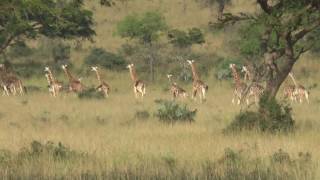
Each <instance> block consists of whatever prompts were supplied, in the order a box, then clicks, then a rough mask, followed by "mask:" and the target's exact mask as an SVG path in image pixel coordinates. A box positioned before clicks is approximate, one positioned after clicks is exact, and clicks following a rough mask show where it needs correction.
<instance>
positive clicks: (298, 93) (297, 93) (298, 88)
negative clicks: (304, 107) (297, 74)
mask: <svg viewBox="0 0 320 180" xmlns="http://www.w3.org/2000/svg"><path fill="white" fill-rule="evenodd" d="M289 76H290V78H291V79H292V81H293V83H294V86H295V88H294V91H293V97H294V98H295V100H296V98H297V97H298V98H299V102H300V103H302V101H303V97H305V98H306V100H307V102H308V103H309V92H308V90H306V88H305V87H304V86H302V85H301V84H298V83H297V82H296V80H295V78H294V77H293V74H292V73H291V72H290V73H289Z"/></svg>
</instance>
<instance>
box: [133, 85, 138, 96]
mask: <svg viewBox="0 0 320 180" xmlns="http://www.w3.org/2000/svg"><path fill="white" fill-rule="evenodd" d="M133 92H134V95H135V97H136V98H138V91H137V88H136V87H134V88H133Z"/></svg>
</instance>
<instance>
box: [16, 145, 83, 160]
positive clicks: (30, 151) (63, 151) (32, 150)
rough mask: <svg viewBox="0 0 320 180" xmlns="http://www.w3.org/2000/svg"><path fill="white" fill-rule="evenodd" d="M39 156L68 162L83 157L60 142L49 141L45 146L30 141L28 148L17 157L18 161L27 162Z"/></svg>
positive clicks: (22, 150)
mask: <svg viewBox="0 0 320 180" xmlns="http://www.w3.org/2000/svg"><path fill="white" fill-rule="evenodd" d="M41 156H50V157H52V158H53V159H54V160H68V159H71V158H75V157H79V156H80V157H84V156H85V154H83V153H78V152H75V151H73V150H71V149H69V148H68V147H66V146H65V145H63V144H62V143H61V142H59V143H58V144H55V143H53V142H51V141H48V142H47V143H45V144H42V143H40V142H38V141H32V142H31V144H30V147H25V148H23V149H21V150H20V152H19V153H18V155H17V157H18V160H22V161H23V160H28V159H35V158H39V157H41Z"/></svg>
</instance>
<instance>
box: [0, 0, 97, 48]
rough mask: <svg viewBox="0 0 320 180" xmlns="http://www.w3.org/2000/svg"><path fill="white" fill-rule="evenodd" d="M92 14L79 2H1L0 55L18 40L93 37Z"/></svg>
mask: <svg viewBox="0 0 320 180" xmlns="http://www.w3.org/2000/svg"><path fill="white" fill-rule="evenodd" d="M92 25H93V20H92V12H90V11H88V10H85V9H83V1H82V0H23V1H14V0H1V2H0V54H1V53H3V52H4V51H5V49H7V48H8V47H9V46H11V45H12V44H14V43H15V42H17V41H18V40H19V41H21V39H35V38H37V37H38V36H39V35H43V36H47V37H50V38H54V37H61V38H65V39H71V38H77V37H81V38H87V39H90V38H91V37H92V36H93V35H94V34H95V32H94V30H93V29H92Z"/></svg>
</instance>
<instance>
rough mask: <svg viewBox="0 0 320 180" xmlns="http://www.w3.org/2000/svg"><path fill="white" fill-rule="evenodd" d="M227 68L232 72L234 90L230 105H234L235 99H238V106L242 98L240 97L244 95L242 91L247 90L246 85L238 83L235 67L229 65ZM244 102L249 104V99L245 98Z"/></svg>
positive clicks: (238, 78)
mask: <svg viewBox="0 0 320 180" xmlns="http://www.w3.org/2000/svg"><path fill="white" fill-rule="evenodd" d="M229 67H230V69H231V71H232V76H233V80H234V82H235V89H234V92H233V98H232V104H234V103H235V98H237V99H238V102H237V104H238V105H239V104H240V103H241V100H242V98H243V97H242V96H243V94H244V91H245V90H246V88H247V85H246V84H245V83H243V82H241V81H240V77H239V74H238V72H237V69H236V65H235V64H230V65H229ZM246 102H247V104H249V99H248V98H247V97H246Z"/></svg>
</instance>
